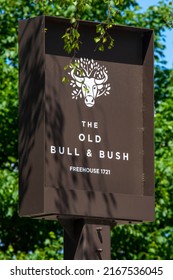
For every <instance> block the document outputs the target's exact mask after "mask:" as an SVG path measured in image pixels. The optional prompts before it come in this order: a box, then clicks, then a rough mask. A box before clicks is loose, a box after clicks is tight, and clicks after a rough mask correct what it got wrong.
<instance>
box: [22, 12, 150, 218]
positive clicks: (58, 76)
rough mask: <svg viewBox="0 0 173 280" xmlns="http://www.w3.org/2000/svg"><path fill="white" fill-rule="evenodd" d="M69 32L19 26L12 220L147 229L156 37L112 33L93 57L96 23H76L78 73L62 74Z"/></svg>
mask: <svg viewBox="0 0 173 280" xmlns="http://www.w3.org/2000/svg"><path fill="white" fill-rule="evenodd" d="M69 25H70V24H69V21H68V20H65V19H61V18H55V17H48V16H40V17H36V18H32V19H28V20H22V21H20V23H19V70H20V72H19V103H20V104H19V174H20V175H19V177H20V178H19V182H20V183H19V184H20V187H19V196H20V207H19V213H20V215H21V216H30V217H40V218H45V219H57V218H60V219H61V218H63V219H64V218H66V217H67V218H72V219H73V218H74V219H76V218H88V219H94V220H102V221H106V222H108V223H109V222H110V223H112V222H114V221H116V222H118V221H124V222H127V221H129V222H133V221H134V222H135V221H137V222H142V221H153V220H154V144H153V143H154V136H153V115H154V114H153V31H152V30H150V29H141V28H134V27H125V26H116V25H115V26H113V27H112V29H110V30H109V32H110V34H111V36H112V37H113V38H114V39H115V47H114V48H113V49H111V50H109V49H105V51H104V52H100V51H99V50H98V49H97V48H96V45H95V43H94V37H95V36H96V23H91V22H85V21H80V22H79V31H80V33H81V37H80V41H81V42H82V44H81V47H80V51H79V52H78V53H77V54H76V57H75V58H74V61H75V62H76V68H75V69H73V68H70V67H69V68H68V69H67V70H64V67H65V66H66V65H69V63H70V62H71V57H70V56H69V55H67V53H66V52H65V51H64V49H63V44H64V43H63V40H62V36H63V34H64V33H65V30H66V28H67V27H69ZM64 76H67V78H68V79H69V82H68V83H63V82H62V78H63V77H64Z"/></svg>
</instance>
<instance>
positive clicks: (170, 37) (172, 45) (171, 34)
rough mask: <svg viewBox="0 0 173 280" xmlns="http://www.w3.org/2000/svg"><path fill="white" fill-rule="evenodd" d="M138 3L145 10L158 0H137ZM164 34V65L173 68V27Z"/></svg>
mask: <svg viewBox="0 0 173 280" xmlns="http://www.w3.org/2000/svg"><path fill="white" fill-rule="evenodd" d="M138 3H139V5H140V6H141V7H142V8H143V9H144V10H146V9H147V8H148V7H149V6H153V5H157V4H158V3H159V0H138ZM165 35H166V50H165V52H164V53H165V58H166V61H167V64H166V67H167V68H170V69H172V68H173V28H172V30H168V31H166V33H165Z"/></svg>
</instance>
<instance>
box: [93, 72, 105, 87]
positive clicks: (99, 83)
mask: <svg viewBox="0 0 173 280" xmlns="http://www.w3.org/2000/svg"><path fill="white" fill-rule="evenodd" d="M94 80H95V83H96V84H97V85H101V84H103V83H105V82H106V81H107V80H108V75H107V74H106V72H105V71H104V78H103V79H94Z"/></svg>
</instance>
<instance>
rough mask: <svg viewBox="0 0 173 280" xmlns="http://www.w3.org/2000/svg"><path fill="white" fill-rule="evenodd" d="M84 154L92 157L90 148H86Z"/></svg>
mask: <svg viewBox="0 0 173 280" xmlns="http://www.w3.org/2000/svg"><path fill="white" fill-rule="evenodd" d="M86 155H87V157H92V152H91V150H90V149H88V150H87V154H86Z"/></svg>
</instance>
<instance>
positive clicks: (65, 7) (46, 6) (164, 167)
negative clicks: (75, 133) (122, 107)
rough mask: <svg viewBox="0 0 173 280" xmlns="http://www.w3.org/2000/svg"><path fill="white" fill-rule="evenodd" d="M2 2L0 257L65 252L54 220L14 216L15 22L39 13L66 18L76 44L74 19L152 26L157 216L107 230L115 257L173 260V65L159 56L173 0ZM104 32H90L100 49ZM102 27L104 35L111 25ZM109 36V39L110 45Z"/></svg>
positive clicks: (45, 256)
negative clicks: (152, 1) (145, 0)
mask: <svg viewBox="0 0 173 280" xmlns="http://www.w3.org/2000/svg"><path fill="white" fill-rule="evenodd" d="M7 2H8V3H7ZM7 2H6V1H4V0H0V23H1V30H0V39H1V45H0V72H1V75H0V77H1V78H0V79H1V80H0V259H61V258H62V252H63V239H62V229H61V227H60V226H59V224H57V223H54V222H48V221H42V220H41V221H40V220H31V219H26V218H25V219H23V218H22V219H21V218H19V217H18V207H17V203H18V168H17V163H18V154H17V153H18V152H17V150H18V149H17V145H18V143H17V139H18V124H17V122H18V54H17V50H18V44H17V41H18V38H17V35H18V20H19V19H25V18H29V17H34V16H38V15H41V14H47V15H53V16H63V17H68V18H71V23H72V27H73V29H74V30H76V34H74V38H76V40H77V42H78V40H80V34H78V33H77V32H78V29H77V19H79V18H80V19H83V20H94V21H98V22H99V24H100V23H101V22H106V24H107V27H110V28H111V24H112V23H115V24H117V23H118V24H125V25H129V26H138V27H149V28H153V29H154V32H155V149H156V152H155V176H156V179H155V185H156V221H155V222H153V223H146V224H141V225H137V224H136V225H121V226H117V227H115V228H114V229H113V230H112V258H113V259H172V258H173V180H172V173H173V162H172V158H173V129H172V127H173V113H172V108H173V71H172V70H170V69H167V68H166V61H165V58H164V55H163V51H164V49H165V37H164V34H165V30H166V29H167V28H170V27H171V26H172V14H173V7H172V4H171V3H172V1H160V2H159V5H157V6H156V5H154V6H151V7H149V9H148V10H147V11H146V12H141V10H140V6H139V4H140V1H135V0H127V1H122V0H121V1H120V0H119V1H118V0H112V1H108V0H104V1H103V0H88V1H85V0H78V1H77V0H76V1H73V0H52V1H51V0H35V1H34V0H33V1H29V0H10V1H9V0H8V1H7ZM108 24H110V26H109V25H108ZM99 29H100V30H99ZM103 32H105V29H104V28H103V26H102V25H98V34H97V36H96V38H95V39H94V38H93V40H95V42H96V44H98V47H100V49H101V50H104V47H105V44H104V43H107V42H103V41H104V40H105V39H104V38H105V34H102V33H103ZM106 32H108V33H106V36H108V34H109V28H108V29H107V30H106ZM67 33H68V32H67ZM65 38H66V37H64V40H65ZM66 39H68V38H66ZM107 40H108V38H107ZM108 41H109V40H108ZM110 42H111V40H110V41H109V42H108V44H107V46H109V43H110ZM114 43H115V44H116V41H115V42H114ZM65 45H66V41H65ZM79 47H80V46H79ZM112 47H113V42H112ZM67 51H68V50H67ZM76 51H77V48H76Z"/></svg>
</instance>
